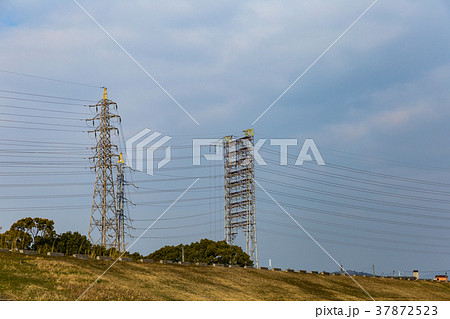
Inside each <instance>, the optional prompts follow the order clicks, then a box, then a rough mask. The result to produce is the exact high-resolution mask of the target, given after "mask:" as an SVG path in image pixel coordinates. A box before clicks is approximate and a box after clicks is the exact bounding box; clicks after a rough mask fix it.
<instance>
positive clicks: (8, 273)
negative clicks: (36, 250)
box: [0, 252, 450, 300]
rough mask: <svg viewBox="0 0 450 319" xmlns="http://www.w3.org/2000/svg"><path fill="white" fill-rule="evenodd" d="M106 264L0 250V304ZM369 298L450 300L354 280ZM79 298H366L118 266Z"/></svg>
mask: <svg viewBox="0 0 450 319" xmlns="http://www.w3.org/2000/svg"><path fill="white" fill-rule="evenodd" d="M111 263H112V261H98V260H80V259H76V258H73V257H63V258H61V257H47V256H24V255H21V254H17V253H2V252H0V300H76V299H77V298H78V297H79V296H80V295H81V294H82V293H83V292H84V291H85V290H86V289H87V288H88V287H89V285H90V284H91V283H93V282H94V281H95V279H97V277H98V276H100V275H101V274H102V273H103V272H104V271H105V270H106V269H107V268H108V266H109V265H111ZM354 279H356V280H357V281H358V283H360V284H361V286H363V287H364V289H366V290H367V291H368V292H369V293H370V294H371V295H372V296H373V297H374V299H375V300H450V284H449V283H435V282H426V281H405V280H395V279H383V278H369V277H367V278H366V277H354ZM83 300H369V298H368V296H367V295H366V294H365V293H364V291H362V290H361V289H360V288H359V287H358V286H357V285H356V284H355V283H354V282H353V281H352V279H351V278H349V277H347V276H323V275H311V274H298V273H285V272H272V271H267V270H256V269H242V268H216V267H198V266H181V265H163V264H141V263H133V262H117V263H116V264H115V265H114V266H113V267H112V268H111V269H110V271H108V273H107V274H106V275H105V276H103V277H102V278H101V279H100V280H99V281H98V282H97V283H96V284H95V285H94V286H93V287H92V289H91V290H89V292H87V293H86V295H85V296H84V297H83Z"/></svg>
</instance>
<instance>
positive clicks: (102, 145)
mask: <svg viewBox="0 0 450 319" xmlns="http://www.w3.org/2000/svg"><path fill="white" fill-rule="evenodd" d="M90 107H94V108H95V109H96V112H97V114H96V115H95V117H93V118H92V119H88V120H87V121H92V123H93V125H94V130H92V131H89V132H90V133H94V134H95V137H96V139H97V145H96V146H94V147H93V148H92V149H93V150H94V156H92V157H91V160H92V161H93V163H94V166H93V167H92V168H94V169H95V184H94V195H93V199H92V209H91V219H90V222H89V233H88V236H89V239H90V240H91V242H92V243H94V244H100V245H101V246H103V247H105V248H116V249H117V250H120V248H121V247H120V244H121V242H123V239H122V237H120V229H119V221H118V216H117V201H116V190H115V188H114V168H116V167H117V164H115V162H116V161H115V160H114V159H113V158H114V157H117V156H118V155H117V146H116V145H114V144H113V143H112V141H111V134H112V132H114V131H116V132H117V133H118V132H119V130H118V129H117V128H116V127H114V126H113V125H112V124H111V121H112V120H113V119H117V120H120V116H119V115H117V114H113V113H111V108H114V109H115V110H117V104H116V103H115V102H113V101H110V100H109V99H108V93H107V90H106V88H104V89H103V96H102V99H101V100H100V101H99V102H98V103H97V104H96V105H90ZM97 232H98V233H99V235H100V236H99V237H98V233H97Z"/></svg>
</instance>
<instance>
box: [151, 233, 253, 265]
mask: <svg viewBox="0 0 450 319" xmlns="http://www.w3.org/2000/svg"><path fill="white" fill-rule="evenodd" d="M181 252H182V245H181V244H180V245H178V246H164V247H162V248H160V249H158V250H156V251H155V252H153V253H151V254H150V255H148V256H147V257H146V258H150V259H155V260H172V261H174V262H178V261H181V260H182V256H181ZM184 260H185V261H189V262H202V263H208V264H213V263H216V264H225V265H239V266H245V265H247V266H253V261H252V260H251V259H250V256H249V255H248V254H246V253H245V252H244V251H243V250H242V248H241V247H239V246H235V245H228V244H227V243H226V242H225V241H224V240H223V241H218V242H215V241H212V240H209V239H202V240H200V242H196V243H191V244H190V245H185V246H184Z"/></svg>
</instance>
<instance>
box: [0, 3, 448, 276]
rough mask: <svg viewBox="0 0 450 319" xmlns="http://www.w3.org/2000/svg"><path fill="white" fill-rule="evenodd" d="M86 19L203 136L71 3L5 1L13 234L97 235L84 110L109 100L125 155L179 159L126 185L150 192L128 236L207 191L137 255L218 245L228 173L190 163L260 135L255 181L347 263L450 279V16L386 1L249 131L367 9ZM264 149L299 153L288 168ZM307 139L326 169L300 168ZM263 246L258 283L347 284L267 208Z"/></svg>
mask: <svg viewBox="0 0 450 319" xmlns="http://www.w3.org/2000/svg"><path fill="white" fill-rule="evenodd" d="M79 3H80V4H81V5H82V6H83V7H84V8H85V9H86V10H87V11H88V12H89V13H90V14H91V15H92V17H94V18H95V19H96V20H97V21H98V23H99V24H100V25H101V26H102V27H103V28H104V29H105V30H107V31H108V32H109V33H110V34H111V36H112V37H114V38H115V39H116V40H117V42H118V43H120V45H122V46H123V48H125V49H126V50H127V52H128V53H129V54H131V55H132V56H133V57H134V58H135V59H136V61H138V62H139V63H140V64H141V65H142V67H143V68H144V69H145V70H146V71H147V72H148V73H149V74H151V75H152V76H153V77H154V78H155V79H156V80H157V81H158V82H159V84H160V85H161V86H162V87H164V89H165V90H166V91H167V92H169V93H170V94H171V95H172V96H173V97H174V99H176V100H177V101H178V102H179V103H180V105H182V106H183V107H184V108H185V109H186V110H187V112H189V114H191V116H192V117H193V118H194V119H195V120H196V121H197V122H198V123H199V125H197V124H196V123H195V122H194V121H193V120H192V119H191V118H190V117H189V116H188V115H187V114H186V113H185V112H183V111H182V110H181V109H180V107H179V106H178V105H177V104H176V103H175V102H174V101H173V100H172V99H171V98H170V97H169V96H168V95H167V94H166V93H165V92H164V91H163V90H162V89H161V88H160V87H159V86H158V85H157V84H156V83H155V82H154V81H153V80H152V79H151V78H150V77H149V76H148V75H147V74H146V73H145V72H144V71H143V70H142V69H141V68H140V67H139V66H137V65H136V63H135V62H133V61H132V59H131V58H130V57H129V56H128V55H127V54H126V53H125V52H124V51H122V50H121V48H120V47H119V46H118V45H117V44H116V43H115V42H114V41H113V40H112V39H111V38H110V37H109V36H108V35H107V34H106V33H105V32H104V31H103V30H102V29H101V28H100V27H99V26H98V25H96V24H95V23H94V22H93V21H92V20H91V19H90V18H89V17H88V15H87V14H86V13H85V12H83V10H82V9H81V8H80V7H79V6H78V5H77V4H76V3H75V2H74V1H69V0H68V1H39V2H36V1H20V0H19V1H5V0H0V90H2V91H0V96H1V97H0V111H1V112H2V116H1V119H2V122H1V123H0V134H1V143H2V146H1V148H2V149H3V151H2V153H3V156H2V159H3V160H2V161H1V166H0V170H1V173H0V174H1V176H2V182H1V185H2V193H3V194H4V195H3V196H2V197H3V199H0V201H1V204H0V208H1V214H2V215H1V216H2V218H1V219H0V226H1V227H3V230H5V229H8V228H9V226H10V225H11V223H12V222H14V221H15V220H17V219H19V218H21V217H26V216H29V215H36V216H37V215H39V216H43V217H47V218H52V219H54V220H55V221H56V226H57V230H58V231H59V232H62V231H66V230H77V231H80V232H82V233H84V234H87V230H88V223H89V216H90V208H89V207H90V205H91V201H92V195H91V194H92V185H93V179H94V174H93V173H92V172H91V171H90V170H89V166H90V163H89V159H88V157H89V156H90V155H91V153H90V150H89V149H88V148H89V147H91V146H93V145H94V143H95V140H94V139H93V138H94V137H93V136H91V135H89V134H88V133H87V132H85V131H87V130H88V129H89V127H88V126H87V125H86V124H85V121H84V119H85V118H89V117H92V113H91V112H90V110H89V108H88V107H86V106H83V105H84V104H95V103H96V101H98V100H99V99H100V98H101V92H102V90H101V89H100V88H99V87H101V86H105V87H107V88H108V92H109V97H110V99H111V100H114V101H115V102H117V103H118V106H119V111H118V112H119V114H120V115H121V117H122V127H121V136H120V138H119V139H118V141H117V143H118V144H120V145H122V144H123V141H124V140H126V139H127V138H130V137H131V136H133V135H134V134H135V133H137V132H139V131H140V130H142V129H144V128H149V129H151V130H155V131H158V132H161V133H162V134H163V135H168V136H171V137H173V139H172V140H171V142H170V143H171V145H172V150H173V156H174V157H176V158H178V159H175V160H173V161H172V162H171V163H170V164H169V165H167V167H165V168H163V169H161V170H160V171H158V172H157V173H155V175H154V176H153V177H150V176H148V175H145V174H143V173H139V172H135V173H132V174H130V176H129V177H128V178H129V179H133V181H135V184H136V185H137V186H139V187H140V188H139V190H133V188H132V187H130V197H131V199H132V200H133V201H134V202H136V204H137V205H136V207H134V208H132V207H130V210H129V214H130V216H131V218H132V219H135V222H133V226H134V227H135V228H136V229H135V230H132V231H130V232H131V233H133V234H134V235H135V236H136V235H139V233H140V232H142V230H143V229H145V228H146V227H147V226H148V225H149V223H151V221H150V220H151V219H154V218H156V217H158V216H159V215H160V214H161V213H162V212H163V211H164V210H165V208H166V207H167V206H169V205H170V202H171V201H173V200H174V199H175V198H176V197H177V196H178V195H179V194H181V193H182V191H183V190H184V189H185V188H186V187H188V186H189V185H190V184H191V183H192V181H193V180H194V179H195V177H202V178H201V180H200V181H199V183H198V185H196V186H195V187H196V189H195V190H193V191H192V192H190V193H188V194H186V198H185V199H186V201H184V202H183V201H181V202H180V203H178V204H177V205H175V206H174V208H173V210H171V211H169V212H168V213H167V216H165V218H167V220H164V221H162V222H161V225H160V227H159V229H155V230H151V231H150V232H149V233H148V234H146V236H148V237H152V238H144V239H142V240H141V241H140V242H138V243H137V244H136V245H135V246H134V247H133V250H134V249H135V250H138V251H140V252H142V253H145V254H147V253H149V252H151V251H153V250H155V249H157V248H159V247H161V246H162V245H165V244H178V243H180V242H183V243H190V242H192V241H196V240H199V239H200V238H204V237H208V238H212V239H216V240H218V239H221V238H223V230H222V228H223V199H222V196H223V191H222V187H223V167H222V165H223V164H222V162H213V163H211V162H206V161H202V166H201V167H197V168H192V165H191V164H190V161H191V159H186V157H189V156H188V155H190V150H189V148H188V146H189V145H190V144H191V143H192V142H191V140H192V138H206V137H207V138H221V137H223V136H225V135H229V134H234V135H240V134H242V130H244V129H246V128H254V129H255V136H256V139H257V140H258V139H259V138H265V139H268V141H267V142H266V143H265V144H264V146H263V151H262V152H261V155H263V156H265V157H267V159H268V161H269V163H268V166H267V167H257V168H256V172H257V173H256V176H257V179H258V178H260V183H261V185H263V187H265V188H266V189H267V190H268V191H269V192H273V197H274V198H275V199H277V200H278V201H279V202H280V203H282V204H283V205H284V204H286V205H285V206H286V207H285V208H286V210H287V211H289V212H290V213H292V215H293V216H295V218H296V219H297V220H298V222H300V223H301V224H302V225H304V226H305V228H306V229H309V230H310V232H311V234H312V235H313V236H315V237H317V239H318V240H319V241H321V242H322V243H323V246H324V247H325V248H326V249H327V250H328V251H329V252H330V254H331V255H333V256H334V257H335V259H336V260H338V261H339V262H340V263H342V264H344V265H345V266H346V267H347V268H349V269H355V270H364V271H370V270H371V268H372V265H373V264H375V265H376V269H377V272H378V273H382V272H383V273H386V274H387V273H392V271H393V270H396V271H398V270H400V271H405V272H407V271H411V270H412V269H416V268H419V269H423V270H424V271H428V270H429V271H433V273H434V271H440V270H448V269H449V268H450V267H449V260H448V253H449V252H450V247H449V246H448V235H447V234H448V228H450V223H449V220H450V215H449V214H450V209H448V207H449V204H450V199H448V195H449V194H450V183H449V182H448V178H449V177H450V165H449V164H448V160H447V159H448V158H449V156H450V151H449V150H450V145H449V141H448V135H449V133H450V130H449V126H448V121H449V119H450V110H449V107H448V106H449V100H450V99H449V98H450V93H449V90H448V87H449V85H450V57H449V53H448V52H450V51H449V49H450V48H449V46H450V44H449V43H450V41H449V40H450V34H449V33H448V30H449V29H450V25H449V24H450V22H449V21H450V4H449V3H448V2H446V1H438V0H432V1H418V0H412V1H387V0H379V1H378V2H377V3H376V4H375V5H374V6H373V7H372V8H371V9H370V10H369V11H368V12H367V13H366V14H365V15H364V16H363V17H362V18H361V19H360V20H359V21H358V22H357V23H356V24H355V25H354V26H353V27H352V28H351V29H350V30H349V31H348V32H347V33H346V34H345V35H344V36H343V37H342V38H341V39H340V40H339V41H338V42H337V43H336V44H335V45H334V46H332V47H331V48H330V50H329V51H328V52H327V53H326V54H325V55H323V57H322V58H321V59H320V60H319V61H317V63H316V64H315V65H314V66H313V67H311V69H310V70H309V71H308V72H307V73H306V74H305V75H304V76H303V77H302V78H301V79H300V80H299V81H298V82H297V83H296V84H295V85H294V86H292V88H291V89H290V90H289V91H288V92H287V93H286V94H285V95H284V96H283V97H282V98H281V99H279V101H278V102H277V103H275V104H274V105H273V107H272V108H271V109H270V110H269V111H268V112H267V113H266V114H265V115H264V116H262V117H261V118H260V119H259V120H258V121H257V122H256V123H255V124H254V125H252V123H253V122H254V121H255V120H256V119H257V118H258V117H259V116H260V115H261V113H262V112H264V111H265V110H266V108H267V107H268V106H269V105H271V104H272V102H274V101H275V100H276V99H277V98H278V97H279V96H280V94H282V93H283V92H284V91H285V90H286V88H288V87H289V86H290V85H291V84H292V83H293V82H294V81H295V80H296V79H297V78H298V77H299V76H300V75H301V74H302V73H303V72H304V71H305V70H306V69H307V68H308V67H309V66H310V65H311V63H312V62H313V61H314V60H315V59H316V58H317V57H319V56H320V55H321V54H322V53H323V52H324V51H325V50H326V49H327V48H328V47H329V46H330V44H332V43H333V42H334V41H335V40H336V39H337V38H338V37H339V36H340V35H341V34H342V33H343V32H344V30H346V29H347V28H348V27H349V26H350V25H351V24H352V23H353V22H354V21H355V19H356V18H357V17H358V16H360V15H361V13H363V12H364V11H365V10H366V9H367V8H368V7H369V6H370V5H371V4H372V3H373V1H372V0H369V1H366V0H364V1H356V0H345V1H322V0H320V1H215V2H211V1H158V2H157V1H127V2H123V1H103V0H99V1H95V2H92V1H91V2H88V1H79ZM17 73H21V74H26V75H33V76H36V77H30V76H24V75H19V74H17ZM43 78H47V79H43ZM48 79H57V80H62V81H67V82H72V83H67V82H61V81H53V80H48ZM79 84H82V85H79ZM23 93H27V94H40V95H48V96H58V97H66V98H76V99H82V100H86V101H76V100H64V99H59V100H58V99H53V98H48V97H40V96H32V95H26V94H23ZM25 99H28V100H25ZM29 100H33V101H29ZM37 100H39V101H43V100H44V101H53V102H55V101H58V103H59V102H64V103H67V104H63V103H60V104H58V103H56V104H54V103H53V104H51V103H46V102H38V101H37ZM71 104H78V105H71ZM25 108H28V109H25ZM30 108H34V109H30ZM59 117H61V118H59ZM27 122H28V123H27ZM122 128H123V130H122ZM271 138H296V139H298V141H299V142H298V145H297V146H291V147H289V161H288V164H289V165H288V166H286V167H281V166H279V165H277V161H278V157H277V152H278V151H279V148H278V147H277V146H271V145H270V143H269V139H271ZM305 138H313V139H314V141H315V143H316V144H317V147H318V148H319V150H320V152H321V154H322V156H323V157H324V160H325V162H326V163H327V165H325V166H317V165H315V164H314V163H306V164H305V165H304V166H302V167H296V166H294V162H295V158H296V157H297V155H298V153H299V151H300V148H301V145H302V144H303V141H304V139H305ZM121 141H122V142H121ZM122 146H123V145H122ZM203 151H204V152H209V150H208V149H207V148H204V149H203ZM187 177H190V178H191V179H189V178H187ZM182 178H185V179H182ZM164 179H172V181H161V180H164ZM69 183H72V184H74V185H68V184H69ZM75 184H77V185H75ZM39 185H41V186H39ZM58 185H60V186H58ZM163 190H171V191H170V192H163ZM27 196H28V197H27ZM189 198H191V201H187V200H188V199H189ZM158 200H159V201H160V202H158ZM52 207H53V208H52ZM64 207H65V208H64ZM36 208H38V209H36ZM38 210H39V211H38ZM193 215H198V216H194V217H191V218H184V219H180V218H179V217H182V216H184V217H186V216H193ZM170 218H172V219H170ZM260 221H261V222H260ZM157 226H158V225H155V228H156V227H157ZM257 229H258V249H259V257H260V264H261V265H263V266H264V265H267V264H268V260H269V259H271V260H272V264H273V265H274V266H280V267H283V268H287V267H292V268H296V269H300V268H302V269H309V270H329V271H334V270H337V265H336V264H335V263H334V262H333V261H332V260H330V259H329V258H328V257H327V256H326V255H325V254H324V253H323V252H322V251H321V250H320V249H319V248H318V247H317V246H316V245H315V244H314V243H312V241H311V240H310V239H308V238H307V237H306V236H305V234H304V233H303V232H302V230H301V229H299V228H298V226H296V225H295V223H294V222H293V221H292V220H290V219H289V218H288V217H287V216H286V214H285V213H284V212H283V211H282V210H280V209H279V208H278V207H277V206H276V205H273V203H271V200H270V198H269V197H267V195H266V194H265V193H264V192H263V191H261V190H258V191H257ZM439 252H445V253H446V254H445V253H439ZM408 274H409V273H408Z"/></svg>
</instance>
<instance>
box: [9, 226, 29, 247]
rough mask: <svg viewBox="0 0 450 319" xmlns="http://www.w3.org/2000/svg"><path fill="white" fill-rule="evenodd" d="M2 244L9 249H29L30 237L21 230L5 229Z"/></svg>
mask: <svg viewBox="0 0 450 319" xmlns="http://www.w3.org/2000/svg"><path fill="white" fill-rule="evenodd" d="M3 238H4V245H5V246H6V247H7V248H9V249H12V250H14V249H30V245H31V243H32V238H31V236H30V234H28V233H26V232H24V231H23V230H15V229H13V230H11V229H10V230H7V231H6V232H5V233H4V234H3Z"/></svg>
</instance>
